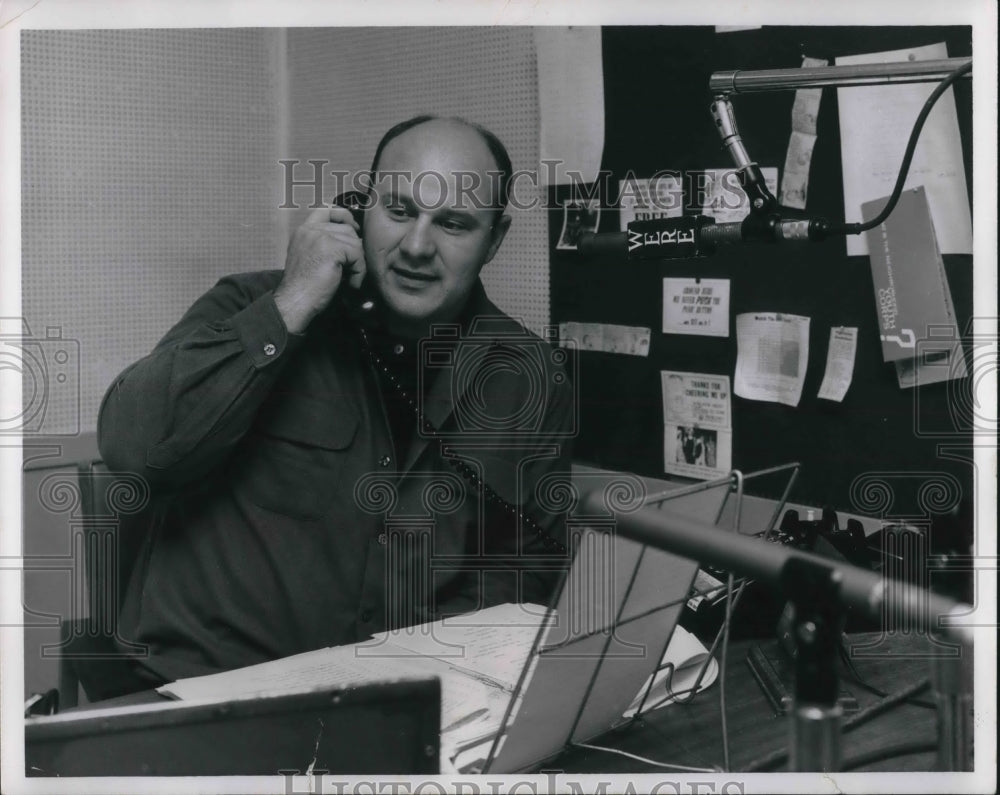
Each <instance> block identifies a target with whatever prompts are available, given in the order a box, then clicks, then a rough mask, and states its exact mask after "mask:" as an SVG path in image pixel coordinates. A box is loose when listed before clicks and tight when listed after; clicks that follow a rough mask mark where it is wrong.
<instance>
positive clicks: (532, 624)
mask: <svg viewBox="0 0 1000 795" xmlns="http://www.w3.org/2000/svg"><path fill="white" fill-rule="evenodd" d="M474 619H475V620H474V623H469V619H463V618H461V617H459V618H458V619H457V620H449V619H446V620H443V621H435V622H433V623H430V624H421V625H420V626H416V627H407V628H406V629H397V630H393V631H392V632H386V633H381V634H379V635H376V636H374V638H373V641H372V643H370V644H365V645H363V646H361V647H360V648H359V653H360V654H361V655H362V656H366V655H367V654H370V653H374V654H376V655H377V654H379V644H380V643H381V642H385V643H388V644H389V645H388V648H389V649H396V648H402V649H405V650H406V651H407V652H409V653H411V654H413V655H415V656H418V657H420V656H423V657H435V658H437V659H438V660H442V661H444V662H447V663H448V664H449V665H451V666H453V667H454V668H456V669H460V670H464V671H466V672H468V673H471V674H472V675H473V676H482V677H485V678H486V679H487V680H489V682H490V683H494V682H495V683H497V684H499V685H501V686H502V687H503V688H504V689H506V690H508V691H513V689H514V687H515V685H516V684H517V680H518V677H519V676H520V674H521V670H522V669H523V668H524V663H525V661H526V660H527V659H528V655H529V654H530V653H531V648H532V645H533V644H534V642H535V638H536V637H537V635H538V629H539V627H541V625H542V624H543V623H544V622H545V620H546V611H545V608H542V607H540V606H538V605H528V606H526V605H520V604H507V605H498V606H497V607H492V608H489V609H486V610H480V611H477V612H476V613H475V614H474Z"/></svg>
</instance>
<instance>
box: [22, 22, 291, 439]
mask: <svg viewBox="0 0 1000 795" xmlns="http://www.w3.org/2000/svg"><path fill="white" fill-rule="evenodd" d="M275 36H277V32H275V31H262V30H240V29H229V30H225V29H224V30H108V31H73V30H58V31H57V30H49V31H25V32H24V33H23V34H22V152H23V160H22V182H23V186H22V202H23V211H22V212H23V216H22V221H23V237H22V285H23V286H22V289H23V304H22V312H23V315H24V318H25V320H26V321H27V322H28V324H29V325H30V328H31V331H32V333H33V334H34V336H35V337H45V336H46V328H47V327H58V328H59V329H60V330H61V335H62V337H63V339H64V340H67V339H68V340H71V341H77V342H78V343H79V348H78V352H79V361H78V363H74V362H72V361H71V362H69V365H68V366H69V371H68V373H63V374H68V376H69V377H68V379H66V380H64V381H62V382H58V383H57V382H56V380H55V379H54V378H53V379H50V380H49V384H48V387H49V389H48V395H47V402H46V405H45V416H44V427H43V428H42V429H41V430H42V431H43V432H47V433H71V432H74V431H75V430H81V431H84V432H85V431H92V430H93V429H94V427H95V423H96V413H97V407H98V402H99V401H100V398H101V396H102V394H103V392H104V390H105V389H106V387H107V386H108V385H109V384H110V382H111V380H112V379H113V378H114V377H115V375H116V374H117V373H118V372H119V371H120V370H122V369H123V368H124V367H125V366H126V365H127V364H129V363H130V362H132V361H134V360H136V359H138V358H139V357H141V356H143V355H144V354H146V353H147V352H148V351H149V350H150V349H151V347H152V346H153V345H154V344H155V343H156V341H157V340H158V339H159V338H160V337H161V336H162V335H163V334H164V333H165V332H166V330H167V329H168V328H169V327H170V326H171V325H172V324H173V323H175V322H176V321H177V320H178V319H179V318H180V317H181V315H182V314H183V312H184V311H185V310H186V309H187V307H188V306H189V305H190V304H191V302H192V301H193V300H194V299H195V298H196V297H197V296H198V295H200V294H201V293H202V292H204V291H205V290H207V289H208V288H209V287H210V286H211V285H212V284H213V283H214V282H215V280H216V279H217V278H218V277H220V276H222V275H224V274H227V273H233V272H237V271H246V270H256V269H261V268H267V267H281V264H282V261H283V251H282V248H283V240H282V235H281V233H280V230H279V226H278V221H279V219H278V212H277V209H276V208H277V205H278V203H279V197H278V183H279V182H280V180H279V179H278V176H277V169H278V166H277V163H276V159H277V158H276V154H277V137H276V136H277V122H276V107H277V103H276V102H275V92H276V89H277V83H278V81H277V79H276V69H275V66H274V55H273V53H274V50H273V46H272V45H273V42H274V37H275ZM50 333H52V332H50ZM43 347H47V350H48V351H53V352H55V351H56V349H57V348H65V349H66V350H67V351H68V352H69V353H70V354H71V355H75V352H76V350H77V348H76V346H75V345H74V344H72V343H69V344H66V343H52V342H50V341H48V340H46V341H45V343H44V345H43ZM77 366H78V373H77V372H75V370H76V368H77ZM74 379H78V381H77V382H74ZM77 383H78V386H79V390H78V392H77V389H76V387H77ZM26 386H27V385H26ZM77 394H79V398H78V397H77ZM75 426H79V427H75Z"/></svg>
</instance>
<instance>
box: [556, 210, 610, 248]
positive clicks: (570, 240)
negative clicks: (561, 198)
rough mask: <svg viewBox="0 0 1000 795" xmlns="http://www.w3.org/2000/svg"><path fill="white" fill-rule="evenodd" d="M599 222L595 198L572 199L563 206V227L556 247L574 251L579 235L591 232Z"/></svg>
mask: <svg viewBox="0 0 1000 795" xmlns="http://www.w3.org/2000/svg"><path fill="white" fill-rule="evenodd" d="M600 222H601V206H600V204H598V202H597V200H595V199H587V200H586V201H583V200H577V199H573V200H570V201H568V202H566V204H565V205H564V206H563V227H562V233H561V234H560V235H559V242H558V243H557V244H556V248H557V249H562V250H571V251H575V250H576V249H577V247H578V244H579V242H580V235H582V234H584V233H585V232H587V233H591V234H593V233H594V232H596V231H597V227H598V225H599V224H600Z"/></svg>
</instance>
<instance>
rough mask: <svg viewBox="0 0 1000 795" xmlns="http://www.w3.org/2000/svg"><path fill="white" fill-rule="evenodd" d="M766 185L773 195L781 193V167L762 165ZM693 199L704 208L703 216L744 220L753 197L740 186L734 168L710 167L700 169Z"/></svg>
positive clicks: (725, 219) (724, 220)
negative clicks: (779, 187) (779, 183)
mask: <svg viewBox="0 0 1000 795" xmlns="http://www.w3.org/2000/svg"><path fill="white" fill-rule="evenodd" d="M761 173H762V174H763V175H764V184H765V185H767V189H768V190H769V191H770V192H771V195H772V196H775V195H777V193H778V169H776V168H774V167H773V166H768V167H767V168H762V169H761ZM697 177H698V181H697V183H696V184H695V185H694V187H693V190H694V195H693V196H692V197H691V199H690V201H691V203H692V204H697V205H698V206H700V207H701V212H702V215H707V216H709V217H710V218H714V219H715V220H716V221H717V222H718V223H720V224H722V223H729V222H731V221H742V220H743V219H744V218H746V217H747V216H748V215H749V214H750V199H749V198H747V195H746V194H745V193H744V192H743V188H741V187H740V181H739V179H738V178H737V177H736V169H735V168H709V169H705V170H704V171H699V172H698V174H697Z"/></svg>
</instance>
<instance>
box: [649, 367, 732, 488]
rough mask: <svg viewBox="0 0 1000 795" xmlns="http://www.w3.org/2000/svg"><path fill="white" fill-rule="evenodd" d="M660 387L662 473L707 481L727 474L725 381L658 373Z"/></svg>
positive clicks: (729, 427)
mask: <svg viewBox="0 0 1000 795" xmlns="http://www.w3.org/2000/svg"><path fill="white" fill-rule="evenodd" d="M660 380H661V383H662V386H663V469H664V471H665V472H667V473H670V474H673V475H682V476H684V477H691V478H701V479H709V478H715V477H718V476H719V475H725V474H726V473H727V472H729V470H730V469H732V458H733V434H732V412H731V409H730V406H731V402H732V398H731V394H730V388H729V376H727V375H716V374H712V373H682V372H676V371H672V370H663V371H661V372H660Z"/></svg>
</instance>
